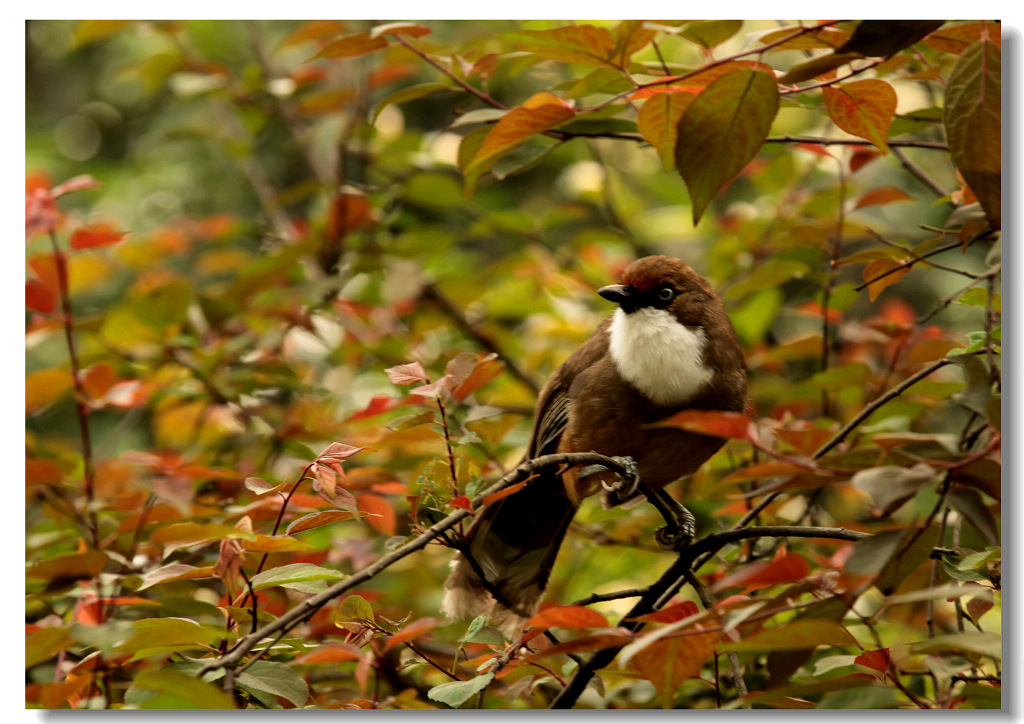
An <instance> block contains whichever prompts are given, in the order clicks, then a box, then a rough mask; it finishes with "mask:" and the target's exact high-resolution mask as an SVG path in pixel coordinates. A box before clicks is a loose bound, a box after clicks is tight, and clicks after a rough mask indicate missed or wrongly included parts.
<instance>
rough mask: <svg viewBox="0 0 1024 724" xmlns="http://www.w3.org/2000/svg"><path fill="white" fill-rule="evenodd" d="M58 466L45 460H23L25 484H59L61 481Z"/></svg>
mask: <svg viewBox="0 0 1024 724" xmlns="http://www.w3.org/2000/svg"><path fill="white" fill-rule="evenodd" d="M62 477H63V476H62V475H61V471H60V466H59V465H57V463H55V462H53V461H52V460H47V459H46V458H25V482H26V483H28V484H29V485H32V484H33V483H36V484H38V483H59V482H60V481H61V478H62Z"/></svg>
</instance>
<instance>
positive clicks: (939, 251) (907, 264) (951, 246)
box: [854, 241, 963, 292]
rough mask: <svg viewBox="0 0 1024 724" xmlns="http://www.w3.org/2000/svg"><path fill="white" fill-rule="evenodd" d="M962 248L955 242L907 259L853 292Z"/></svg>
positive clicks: (857, 287) (855, 288)
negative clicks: (921, 262) (920, 262)
mask: <svg viewBox="0 0 1024 724" xmlns="http://www.w3.org/2000/svg"><path fill="white" fill-rule="evenodd" d="M962 246H963V244H961V243H960V242H959V241H957V242H955V243H953V244H947V245H946V246H940V247H939V248H938V249H932V250H931V251H930V252H928V253H927V254H921V255H919V256H918V257H916V258H912V259H908V260H907V261H905V262H903V263H902V264H898V265H897V266H894V267H893V268H892V269H888V270H886V271H884V272H882V273H881V274H879V275H878V276H877V277H874V278H872V279H868V280H867V281H865V282H864V283H863V284H861V285H859V286H856V287H854V291H857V292H859V291H860V290H861V289H865V288H867V287H869V286H871V285H872V284H874V283H875V282H877V281H879V280H881V279H885V278H886V277H887V276H889V275H890V274H895V273H896V272H898V271H900V270H901V269H908V268H910V267H912V266H914V264H917V263H918V262H919V261H924V260H925V259H928V258H930V257H933V256H937V255H939V254H943V253H945V252H947V251H952V250H953V249H959V248H961V247H962Z"/></svg>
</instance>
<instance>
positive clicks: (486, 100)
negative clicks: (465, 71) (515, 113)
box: [391, 35, 508, 111]
mask: <svg viewBox="0 0 1024 724" xmlns="http://www.w3.org/2000/svg"><path fill="white" fill-rule="evenodd" d="M391 37H393V38H394V39H395V40H397V41H398V42H399V43H401V44H402V45H404V46H405V47H406V48H408V49H409V50H410V51H412V52H413V53H415V54H416V55H418V56H419V57H420V58H422V59H423V60H425V61H426V62H427V63H429V64H430V65H432V66H434V67H435V68H437V69H438V70H439V71H441V72H442V73H444V74H445V75H446V76H448V78H449V79H451V80H452V81H453V82H454V83H455V84H457V85H458V86H459V87H461V88H462V89H463V90H465V91H466V92H467V93H471V94H472V95H474V96H476V97H477V98H479V99H480V100H482V101H483V102H484V103H486V104H487V105H489V106H492V107H494V108H497V109H498V110H501V111H506V110H508V108H507V107H506V106H504V105H502V104H501V103H499V102H498V101H496V100H495V99H493V98H491V97H490V96H489V95H487V94H486V93H484V92H483V91H481V90H478V89H477V88H475V87H473V86H472V85H471V84H469V83H467V82H466V81H464V80H463V79H462V78H460V77H459V76H457V75H455V74H454V73H452V72H451V71H450V70H448V69H447V68H445V67H444V66H443V65H442V64H441V63H440V62H439V61H437V60H436V59H435V58H433V57H431V56H429V55H427V54H426V53H424V52H423V51H422V50H420V49H419V48H417V47H416V46H415V45H413V44H412V43H410V42H409V41H408V40H406V39H405V38H403V37H402V36H401V35H393V36H391Z"/></svg>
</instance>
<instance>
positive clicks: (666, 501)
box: [644, 489, 697, 551]
mask: <svg viewBox="0 0 1024 724" xmlns="http://www.w3.org/2000/svg"><path fill="white" fill-rule="evenodd" d="M644 493H645V494H646V495H647V498H648V500H650V501H651V503H652V504H653V505H654V506H655V507H656V508H657V509H658V512H659V513H661V515H662V517H663V518H664V519H665V526H664V527H662V528H658V530H656V531H655V532H654V540H655V541H656V542H657V544H658V545H659V546H660V547H661V548H664V549H666V550H670V551H680V550H683V549H684V548H686V547H687V546H689V545H690V544H691V543H692V542H693V539H694V538H696V537H697V519H696V518H694V517H693V513H691V512H690V511H689V510H687V509H686V506H684V505H683V504H682V503H680V502H679V501H677V500H676V499H675V498H673V497H672V496H671V495H669V494H668V493H666V492H665V490H664V489H659V490H650V489H648V490H645V491H644Z"/></svg>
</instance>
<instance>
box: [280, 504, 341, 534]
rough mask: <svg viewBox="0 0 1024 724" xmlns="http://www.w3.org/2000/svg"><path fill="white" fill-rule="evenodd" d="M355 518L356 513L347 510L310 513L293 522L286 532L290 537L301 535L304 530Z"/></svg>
mask: <svg viewBox="0 0 1024 724" xmlns="http://www.w3.org/2000/svg"><path fill="white" fill-rule="evenodd" d="M355 517H356V516H355V514H354V513H351V512H349V511H347V510H322V511H320V512H319V513H310V514H309V515H304V516H302V517H301V518H298V519H296V520H294V521H292V523H291V525H289V526H288V528H287V530H286V531H285V532H286V533H287V534H288V535H291V534H293V533H301V532H302V531H304V530H312V529H313V528H320V527H321V526H325V525H330V524H331V523H337V522H339V521H342V520H352V519H353V518H355Z"/></svg>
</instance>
